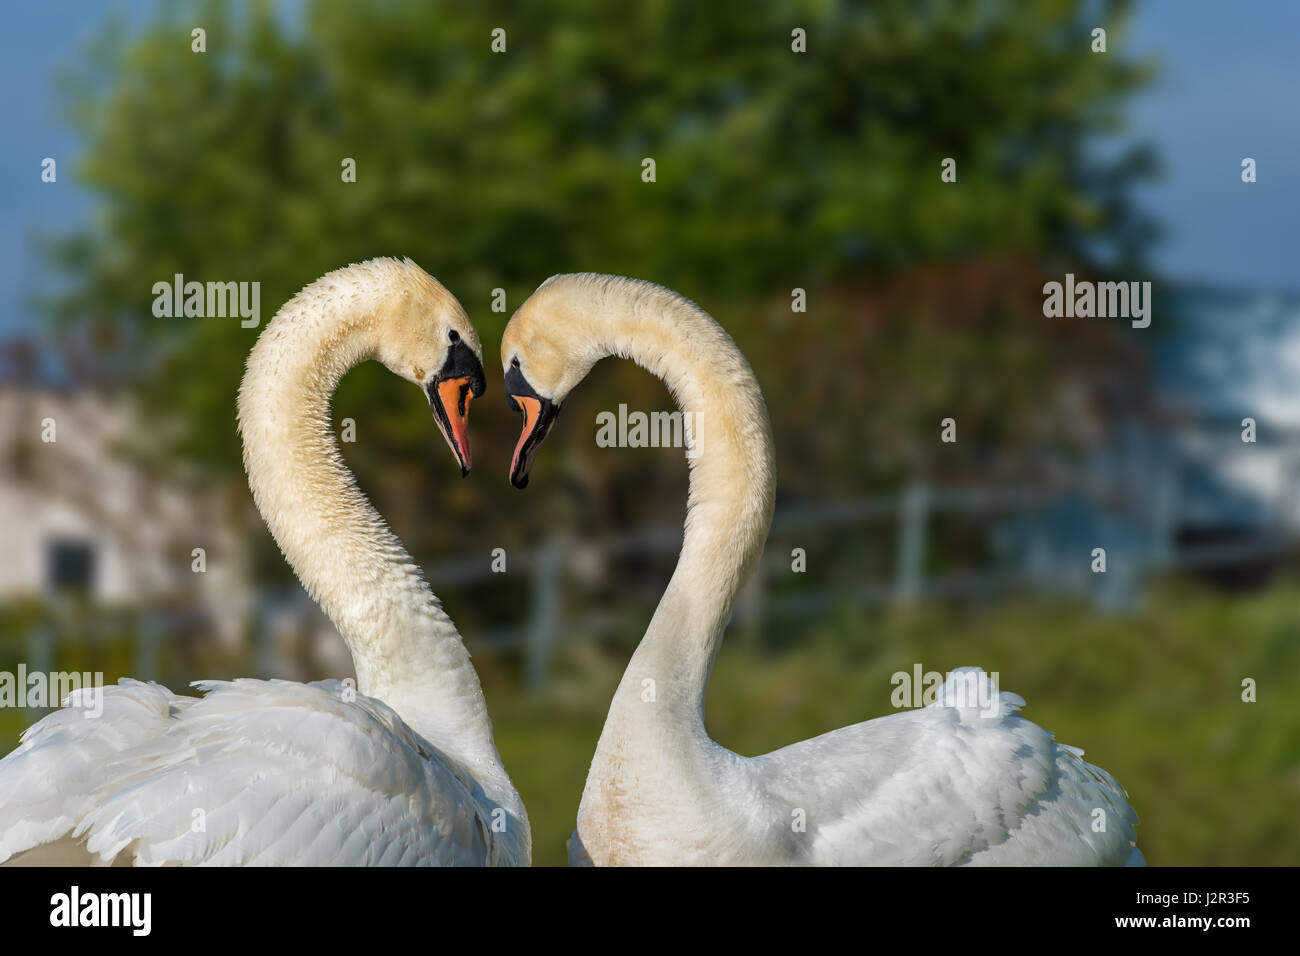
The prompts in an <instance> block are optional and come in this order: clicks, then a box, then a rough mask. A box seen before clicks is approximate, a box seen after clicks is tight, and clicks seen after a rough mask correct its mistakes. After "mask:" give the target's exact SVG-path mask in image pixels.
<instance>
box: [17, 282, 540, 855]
mask: <svg viewBox="0 0 1300 956" xmlns="http://www.w3.org/2000/svg"><path fill="white" fill-rule="evenodd" d="M367 359H378V360H379V361H381V362H383V363H384V364H385V365H386V366H388V368H389V369H390V370H392V371H393V372H395V373H396V374H398V375H400V376H402V377H403V378H406V379H408V380H410V381H412V382H414V383H415V384H417V385H419V386H420V388H421V389H422V390H425V391H426V392H427V394H428V397H429V401H430V404H431V406H432V408H433V411H434V415H435V418H436V419H437V422H438V425H439V427H440V428H441V429H442V432H443V434H444V436H445V437H446V439H447V442H448V444H449V445H450V446H451V448H452V451H453V452H454V454H455V455H456V457H457V459H458V460H459V462H460V465H461V469H462V473H463V472H465V471H467V470H468V468H469V465H470V450H469V445H468V442H467V435H466V420H467V415H468V405H469V402H470V400H471V399H472V398H473V397H474V396H475V395H479V394H481V393H482V391H483V384H484V382H483V365H482V349H481V346H480V345H479V340H478V335H477V334H476V332H475V330H474V327H473V326H472V325H471V324H470V322H469V319H468V318H467V317H466V315H465V312H464V310H463V309H462V308H461V306H460V303H459V302H457V301H456V299H455V297H453V296H452V295H451V293H449V292H448V291H447V290H446V289H445V288H443V287H442V285H440V284H439V283H438V282H437V281H436V280H435V279H433V278H432V277H431V276H429V275H427V274H426V273H425V272H424V271H423V270H421V269H420V268H419V267H418V266H417V265H415V264H414V263H413V262H411V261H410V260H409V259H408V260H406V261H405V262H399V261H396V260H392V259H375V260H372V261H369V262H365V263H362V264H360V265H353V266H349V267H348V268H345V269H340V270H338V271H336V272H332V273H330V274H328V275H326V276H324V277H323V278H321V279H319V280H317V281H316V282H313V283H312V284H311V285H309V286H307V287H306V288H305V289H303V290H302V291H301V292H300V293H298V295H296V296H295V297H294V298H293V299H292V300H291V301H290V302H289V303H288V304H286V305H285V306H284V308H282V309H281V310H280V312H279V314H278V315H277V316H276V317H275V319H274V320H272V321H271V323H270V324H269V325H268V326H267V327H266V329H265V331H264V332H263V333H262V336H261V338H260V339H259V340H258V342H257V345H256V346H255V347H254V348H253V351H252V353H251V354H250V355H249V359H248V368H247V372H246V373H245V375H244V381H243V385H242V386H241V388H240V392H239V425H240V430H241V432H242V434H243V439H244V462H245V467H246V469H247V471H248V478H249V485H250V486H251V488H252V491H253V497H254V499H255V501H256V502H257V506H258V508H259V509H260V511H261V513H262V515H263V518H264V519H265V521H266V523H267V525H268V527H269V528H270V530H271V534H272V535H273V536H274V538H275V540H276V542H277V543H278V544H279V546H280V549H281V550H282V551H283V553H284V555H285V557H286V558H287V559H288V561H289V563H290V564H291V565H292V566H293V568H294V570H295V571H296V572H297V574H298V576H299V578H300V579H301V580H302V582H303V584H304V585H305V586H306V587H307V589H308V591H310V592H311V594H312V596H313V597H314V598H315V599H316V600H317V601H318V602H319V603H320V605H321V607H322V608H323V609H324V610H325V612H326V613H327V614H328V615H329V616H330V618H331V619H332V620H333V621H334V623H335V625H336V626H337V627H338V630H339V633H340V634H342V635H343V639H344V640H345V641H346V642H347V645H348V649H349V650H350V651H351V653H352V660H353V662H354V664H355V666H356V672H357V686H356V688H355V689H353V688H352V687H351V686H348V685H345V684H344V683H341V682H339V681H323V682H320V683H313V684H299V683H293V682H288V681H261V680H236V681H233V682H226V681H204V682H200V683H199V684H197V685H196V686H198V687H201V688H202V689H203V690H204V691H205V692H206V694H205V696H203V697H202V698H191V697H178V696H176V695H174V694H172V693H171V692H170V691H168V690H167V689H166V688H164V687H160V686H158V685H156V684H144V683H139V682H137V681H129V680H126V681H122V682H120V684H119V685H118V686H116V687H110V688H105V689H104V690H103V692H102V698H101V699H100V700H99V701H95V700H94V697H93V694H90V695H87V694H83V693H78V694H74V695H73V700H72V701H71V704H72V706H69V707H67V708H65V709H64V710H61V711H57V712H55V713H53V714H51V715H50V716H48V717H46V718H45V719H44V720H42V721H40V722H39V723H38V724H36V725H35V726H34V727H32V728H30V729H29V730H28V731H27V732H26V733H25V734H24V736H23V742H22V744H21V745H20V746H19V747H18V749H17V750H15V751H14V752H13V753H11V754H9V755H8V756H7V757H5V758H4V760H2V761H0V862H4V861H5V860H11V862H13V863H17V864H22V863H26V862H41V861H42V860H44V859H48V857H42V856H41V851H42V850H43V849H44V850H46V851H48V850H50V849H51V847H52V846H53V847H54V848H55V849H58V848H60V847H61V848H62V849H63V851H64V852H65V854H66V852H69V851H72V850H76V849H80V850H81V852H82V854H83V856H84V855H85V853H86V852H88V853H89V854H90V858H87V859H86V860H85V862H96V861H97V862H108V861H116V862H118V863H122V862H134V863H137V864H217V865H242V864H256V865H280V864H297V865H305V864H322V865H323V864H334V865H339V864H358V865H362V864H502V865H506V864H527V863H528V862H529V858H530V836H529V828H528V818H527V816H526V815H525V813H524V807H523V804H522V802H521V801H520V799H519V795H518V794H517V793H516V791H515V788H514V787H513V786H512V785H511V783H510V779H509V777H508V776H507V775H506V772H505V769H504V768H503V767H502V765H501V759H500V757H499V756H498V755H497V750H496V746H495V744H494V743H493V740H492V728H491V724H490V722H489V720H488V715H487V710H486V705H485V702H484V699H483V693H482V691H481V689H480V687H479V682H478V677H477V675H476V674H475V672H474V668H473V666H472V665H471V664H470V660H469V655H468V654H467V653H466V651H465V648H464V645H463V644H462V643H461V639H460V635H459V634H458V633H457V631H456V628H455V626H454V625H453V624H452V622H451V620H450V619H449V618H448V617H447V615H446V614H445V613H444V612H443V610H442V607H441V605H440V604H439V602H438V600H437V598H435V597H434V595H433V593H432V592H431V591H430V590H429V587H428V585H427V584H426V583H425V581H424V578H423V576H422V575H421V573H420V571H419V569H418V568H417V567H416V566H415V565H414V564H413V563H412V561H411V559H410V558H409V557H408V555H407V554H406V552H405V551H404V550H403V549H402V545H401V543H400V542H399V541H398V540H397V538H396V537H394V536H393V534H392V533H391V532H390V531H389V530H388V528H387V527H386V525H385V523H384V521H383V519H382V518H380V516H379V515H378V514H377V513H376V512H375V510H374V509H373V508H372V507H371V506H370V504H369V502H368V501H367V500H366V498H365V496H364V495H363V494H362V493H361V491H360V490H359V489H358V488H357V486H356V484H355V482H354V481H353V479H352V476H351V473H350V472H349V471H348V469H347V467H346V465H345V464H344V462H343V460H342V458H341V457H340V456H339V453H338V447H337V445H336V444H335V442H334V438H333V436H332V433H331V428H330V417H329V403H330V398H331V395H332V394H333V391H334V388H335V386H336V385H337V383H338V381H339V379H340V378H341V377H342V376H343V374H344V373H345V372H346V371H347V370H348V369H350V368H351V367H352V366H354V365H356V364H357V363H359V362H362V361H365V360H367ZM99 704H102V709H103V712H102V716H100V717H99V718H98V719H87V714H88V713H90V712H91V711H92V710H93V709H95V708H96V707H97V706H98V705H99ZM82 708H84V709H82ZM59 858H60V859H62V860H64V861H66V860H68V859H69V857H68V856H67V855H63V856H61V857H59Z"/></svg>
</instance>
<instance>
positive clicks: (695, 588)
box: [501, 275, 1141, 864]
mask: <svg viewBox="0 0 1300 956" xmlns="http://www.w3.org/2000/svg"><path fill="white" fill-rule="evenodd" d="M609 355H616V356H621V357H625V358H630V359H632V360H633V361H635V362H637V363H638V364H639V365H641V366H643V367H644V368H646V369H648V370H649V371H651V372H653V373H654V374H655V375H657V376H659V377H660V378H661V379H663V380H664V382H666V383H667V385H668V388H669V389H670V390H671V392H672V394H673V395H674V396H675V398H676V399H677V402H678V404H679V405H680V407H681V409H682V410H683V412H685V413H689V414H690V415H691V416H692V417H693V419H694V422H693V424H694V425H695V431H696V444H695V446H694V452H695V454H694V456H693V457H692V459H691V462H690V465H691V469H690V498H689V505H688V509H687V516H686V528H685V536H684V540H683V543H682V551H681V556H680V558H679V560H678V564H677V568H676V571H675V572H674V574H673V576H672V579H671V581H670V582H669V584H668V588H667V591H666V592H665V594H664V596H663V598H662V600H661V601H660V603H659V606H658V608H657V609H656V611H655V614H654V617H653V619H652V620H651V622H650V626H649V629H648V630H647V631H646V634H645V637H644V638H643V639H642V640H641V644H640V646H639V647H638V648H637V650H636V653H635V654H634V655H633V657H632V660H631V662H630V663H629V665H628V667H627V670H626V672H625V673H624V675H623V679H622V682H621V683H620V684H619V686H618V690H617V691H616V692H615V694H614V700H613V703H612V704H611V706H610V710H609V716H608V718H607V719H606V721H605V728H604V730H603V732H602V733H601V735H600V742H599V744H598V745H597V748H596V754H595V757H594V758H593V760H592V763H591V770H590V772H589V774H588V776H587V784H586V788H585V789H584V791H583V795H582V803H581V806H580V808H579V810H578V827H577V832H576V833H575V835H574V839H573V840H572V841H571V843H570V862H576V863H584V862H592V863H597V864H713V863H721V864H777V863H799V864H963V863H973V864H1122V863H1125V862H1134V863H1137V862H1140V860H1141V854H1140V853H1138V851H1137V849H1136V846H1135V845H1134V844H1133V840H1134V831H1133V825H1134V824H1135V823H1136V822H1137V817H1136V815H1135V814H1134V813H1133V811H1132V809H1131V808H1130V807H1129V805H1128V803H1127V802H1126V799H1125V794H1124V791H1123V790H1122V789H1121V788H1120V786H1119V785H1118V784H1117V783H1116V782H1115V781H1114V780H1113V779H1112V778H1111V777H1110V776H1109V775H1108V774H1107V773H1106V772H1105V771H1103V770H1099V769H1098V768H1096V767H1093V766H1090V765H1089V764H1087V763H1085V762H1084V761H1083V760H1081V759H1080V754H1081V751H1078V750H1076V749H1073V748H1070V747H1064V746H1061V745H1058V744H1056V743H1054V742H1053V741H1052V738H1051V735H1050V734H1048V733H1047V732H1046V731H1044V730H1042V729H1041V728H1039V727H1037V726H1035V725H1034V724H1032V723H1030V722H1029V721H1027V720H1025V719H1024V718H1022V717H1019V716H1017V713H1016V712H1017V711H1018V710H1019V708H1020V707H1021V706H1023V704H1024V701H1023V700H1021V699H1020V698H1019V697H1017V696H1015V695H1014V694H1008V693H1002V694H1000V695H999V694H997V693H996V689H995V688H994V687H993V686H992V683H993V682H992V681H991V680H990V679H988V678H987V676H986V675H984V673H983V672H982V671H979V670H977V669H967V670H963V671H960V672H956V673H954V674H953V675H952V676H951V677H950V679H949V681H948V682H947V684H945V686H944V687H943V691H942V696H941V698H940V700H939V701H937V702H936V705H935V706H930V707H925V708H922V709H918V710H910V711H904V712H900V713H897V714H894V715H891V716H888V717H883V718H880V719H878V720H871V721H867V722H866V723H861V724H856V725H854V726H852V727H845V728H843V729H841V730H836V731H832V732H831V733H828V734H824V735H822V736H820V737H816V738H814V739H812V740H807V741H804V742H802V743H798V744H794V745H793V746H790V747H786V748H784V749H781V750H778V751H775V752H774V753H770V754H766V755H765V756H761V757H754V758H747V757H742V756H740V755H738V754H735V753H732V752H731V751H729V750H726V749H725V748H723V747H721V746H719V745H718V744H716V743H715V742H714V741H712V740H710V739H709V736H708V734H707V733H706V732H705V728H704V699H705V690H706V685H707V682H708V677H709V671H710V669H711V667H712V664H713V659H714V656H715V655H716V653H717V651H718V647H719V643H720V641H721V638H722V632H723V629H724V627H725V626H726V623H727V620H728V617H729V615H730V613H731V607H732V602H733V600H734V598H735V596H736V594H737V592H738V590H739V588H740V587H741V585H742V584H743V583H744V581H745V579H746V577H747V576H748V575H749V572H750V570H751V569H752V568H753V566H754V563H755V562H756V561H757V559H758V557H759V555H760V553H761V551H762V548H763V541H764V539H765V538H766V536H767V531H768V527H769V525H770V523H771V516H772V504H773V494H774V486H775V479H774V457H773V451H772V437H771V426H770V425H769V422H768V417H767V410H766V407H765V406H764V404H763V398H762V395H761V394H760V392H759V388H758V383H757V382H756V381H755V379H754V374H753V372H752V371H751V370H750V368H749V365H748V363H746V361H745V359H744V356H742V355H741V353H740V351H739V350H738V349H737V348H736V345H735V343H734V342H732V340H731V339H730V337H729V336H728V335H727V334H726V333H725V332H724V331H723V330H722V329H721V328H720V327H719V326H718V324H717V323H716V322H714V321H713V319H712V318H710V317H709V316H708V315H707V314H705V313H704V312H703V311H702V310H701V309H700V308H699V307H697V306H696V305H695V304H694V303H692V302H690V301H688V300H686V299H684V298H682V297H680V296H678V295H676V294H674V293H672V292H670V291H669V290H667V289H663V288H661V287H659V286H655V285H651V284H649V283H645V282H638V281H635V280H631V279H624V278H619V277H615V276H597V275H570V276H556V277H553V278H551V279H549V280H548V281H547V282H545V283H543V284H542V285H541V286H540V287H539V288H538V290H537V291H536V292H535V293H534V294H533V295H532V297H531V298H529V299H528V301H526V302H525V303H524V304H523V305H522V306H521V307H520V308H519V310H518V312H516V313H515V315H514V317H513V318H512V319H511V320H510V324H509V325H508V326H507V328H506V332H505V336H504V338H503V340H502V345H501V358H502V361H503V363H504V364H505V366H506V393H507V397H508V399H509V401H510V402H511V404H512V405H513V406H516V407H517V408H519V409H522V411H523V413H524V427H523V432H522V433H521V435H520V438H519V444H518V445H517V446H516V448H515V455H514V459H513V461H512V462H511V470H510V478H511V482H512V483H513V484H514V485H515V486H516V487H523V486H524V485H525V484H527V481H528V472H529V469H530V467H531V464H532V460H533V456H534V455H535V454H536V452H537V446H538V445H539V444H540V442H541V441H542V439H543V438H545V436H546V433H547V430H548V429H549V428H550V425H551V422H552V421H553V419H554V417H555V415H556V412H557V410H558V409H559V407H560V403H561V402H562V401H563V400H564V398H565V396H566V395H568V394H569V392H570V390H571V389H572V388H573V387H574V386H575V385H577V384H578V382H579V381H581V380H582V378H583V377H584V376H585V375H586V374H587V372H588V371H589V370H590V369H591V367H592V365H593V364H595V363H596V362H597V361H598V360H599V359H601V358H603V357H605V356H609ZM981 695H988V696H987V697H985V696H981ZM981 705H982V706H981ZM1102 827H1104V830H1103V829H1101V828H1102Z"/></svg>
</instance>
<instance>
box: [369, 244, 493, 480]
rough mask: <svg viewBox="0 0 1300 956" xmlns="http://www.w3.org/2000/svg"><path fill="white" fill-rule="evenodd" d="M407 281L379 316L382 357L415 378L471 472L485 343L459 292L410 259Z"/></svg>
mask: <svg viewBox="0 0 1300 956" xmlns="http://www.w3.org/2000/svg"><path fill="white" fill-rule="evenodd" d="M403 265H404V266H406V272H407V275H406V279H407V281H406V282H404V283H401V284H400V293H399V294H398V295H397V296H396V297H395V298H394V299H393V300H391V301H390V303H389V305H388V308H387V309H386V310H384V311H386V312H387V314H381V315H380V322H379V323H378V326H379V344H378V350H379V354H378V358H379V360H380V361H381V362H383V363H384V365H386V366H387V367H388V369H389V371H391V372H393V373H394V374H396V375H400V376H401V377H402V378H404V379H406V380H407V381H410V382H414V383H415V384H416V385H418V386H419V387H420V388H421V390H423V391H424V393H425V395H426V396H427V397H428V399H429V406H430V407H431V408H432V409H433V417H434V420H435V421H436V422H437V423H438V429H439V430H440V431H441V432H442V437H443V438H445V439H446V440H447V445H448V447H450V448H451V452H452V454H453V455H455V456H456V461H457V463H458V464H459V465H460V473H461V476H462V477H463V476H465V475H467V474H469V469H470V465H471V464H472V456H471V454H470V445H469V403H470V402H471V401H472V400H473V399H475V398H477V397H478V396H480V395H482V394H483V391H484V389H485V388H486V387H487V381H486V378H485V376H484V374H483V345H482V343H481V342H480V341H479V337H478V332H477V331H476V330H475V328H474V326H473V324H472V323H471V322H470V320H469V316H467V315H466V314H465V310H464V308H462V307H461V304H460V302H459V301H457V299H456V297H455V296H454V295H452V294H451V293H450V292H449V291H447V289H446V288H445V287H444V286H443V285H442V283H440V282H438V280H437V279H435V278H433V277H432V276H431V275H429V274H428V273H426V272H424V270H422V269H420V267H419V266H416V265H415V264H414V263H413V262H411V261H410V260H407V261H406V262H405V263H403Z"/></svg>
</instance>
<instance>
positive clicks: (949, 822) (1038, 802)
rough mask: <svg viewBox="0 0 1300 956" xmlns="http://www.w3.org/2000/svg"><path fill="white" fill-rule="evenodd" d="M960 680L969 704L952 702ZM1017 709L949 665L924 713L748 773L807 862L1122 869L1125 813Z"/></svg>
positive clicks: (849, 732) (841, 736)
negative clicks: (784, 812) (781, 813)
mask: <svg viewBox="0 0 1300 956" xmlns="http://www.w3.org/2000/svg"><path fill="white" fill-rule="evenodd" d="M972 679H974V681H976V682H977V684H978V686H979V688H980V693H981V694H983V696H981V697H979V698H978V700H980V701H983V704H982V705H973V706H966V705H967V704H974V701H975V700H976V698H971V697H968V696H966V697H963V696H961V694H962V693H963V692H964V691H965V690H969V688H970V686H971V685H970V683H969V681H971V680H972ZM959 682H962V683H959ZM1022 706H1024V701H1023V700H1022V699H1021V698H1020V697H1018V696H1016V695H1015V694H1009V693H1006V692H998V690H997V688H996V685H995V684H994V683H993V682H992V681H991V680H990V679H989V678H988V676H987V675H985V674H984V672H983V671H982V670H979V669H978V668H961V669H959V670H958V671H954V672H953V674H952V675H950V676H949V679H948V681H946V682H945V684H944V685H943V687H942V688H940V691H939V694H938V698H937V699H936V701H935V703H934V704H932V705H930V706H928V707H924V708H920V709H917V710H910V711H905V712H902V713H898V714H893V715H890V716H888V717H883V718H880V719H878V720H871V721H867V722H865V723H861V724H855V725H854V726H851V727H845V728H843V729H840V730H836V731H832V732H831V733H828V734H823V735H822V736H820V737H815V738H813V739H811V740H807V741H804V742H802V743H798V744H795V745H793V746H790V747H786V748H783V749H781V750H777V751H774V752H773V753H770V754H767V755H766V756H763V757H759V758H756V759H755V760H754V761H753V762H752V766H753V769H754V771H755V773H756V776H757V782H758V785H759V786H760V787H761V788H762V790H763V791H764V792H765V793H766V795H767V798H768V799H770V800H773V801H774V802H776V803H777V804H778V805H780V806H783V807H789V808H790V816H789V817H787V819H788V820H791V821H792V822H791V829H792V830H794V831H795V832H794V838H795V839H794V841H793V842H795V843H798V844H802V846H803V848H804V853H803V856H804V858H806V859H808V860H809V861H810V862H815V863H822V864H865V865H917V866H921V865H931V866H951V865H959V864H977V865H978V864H986V865H989V864H991V865H1031V864H1034V865H1120V864H1124V863H1126V862H1132V861H1134V860H1133V855H1134V854H1136V852H1137V851H1136V847H1135V845H1134V840H1135V834H1134V825H1135V824H1136V823H1137V815H1136V814H1135V813H1134V812H1133V809H1132V808H1131V807H1130V806H1129V805H1128V801H1127V799H1126V794H1125V792H1124V790H1123V788H1122V787H1120V786H1119V784H1118V783H1116V782H1115V780H1114V779H1113V778H1112V777H1111V776H1110V775H1109V774H1108V773H1106V772H1105V771H1104V770H1101V769H1100V768H1097V767H1094V766H1092V765H1090V764H1088V763H1086V762H1085V761H1084V760H1083V759H1082V756H1083V752H1082V751H1081V750H1078V749H1076V748H1073V747H1066V746H1063V745H1060V744H1057V743H1056V742H1055V741H1054V740H1053V739H1052V735H1051V734H1049V733H1048V732H1047V731H1045V730H1043V729H1042V728H1041V727H1038V726H1037V725H1036V724H1033V723H1031V722H1030V721H1028V720H1026V719H1024V718H1023V717H1021V716H1020V715H1019V713H1018V711H1019V709H1020V708H1021V707H1022ZM796 810H802V811H803V813H802V826H803V830H802V832H800V831H798V830H797V829H796V828H795V827H794V826H793V821H794V820H798V819H799V818H800V815H799V814H797V813H796ZM1136 859H1137V860H1140V854H1138V855H1137V857H1136Z"/></svg>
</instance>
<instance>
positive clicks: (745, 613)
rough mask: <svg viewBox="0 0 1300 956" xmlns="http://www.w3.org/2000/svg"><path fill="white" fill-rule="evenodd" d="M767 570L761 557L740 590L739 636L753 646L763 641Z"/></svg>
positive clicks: (738, 605)
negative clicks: (764, 593)
mask: <svg viewBox="0 0 1300 956" xmlns="http://www.w3.org/2000/svg"><path fill="white" fill-rule="evenodd" d="M765 577H766V572H765V571H764V569H763V561H762V559H761V558H760V559H759V560H758V561H756V562H755V563H754V573H753V574H751V575H750V577H749V581H748V582H747V583H746V584H745V587H744V588H743V589H742V590H741V592H740V598H739V600H738V601H737V602H736V604H737V607H736V609H737V611H738V612H739V613H738V614H736V624H737V625H738V626H737V631H739V637H740V639H741V640H742V641H744V642H745V643H746V644H749V645H751V646H754V645H757V644H759V643H760V642H761V640H762V637H763V592H764V589H765V588H764V585H765V583H766V582H765V581H764V578H765Z"/></svg>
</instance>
